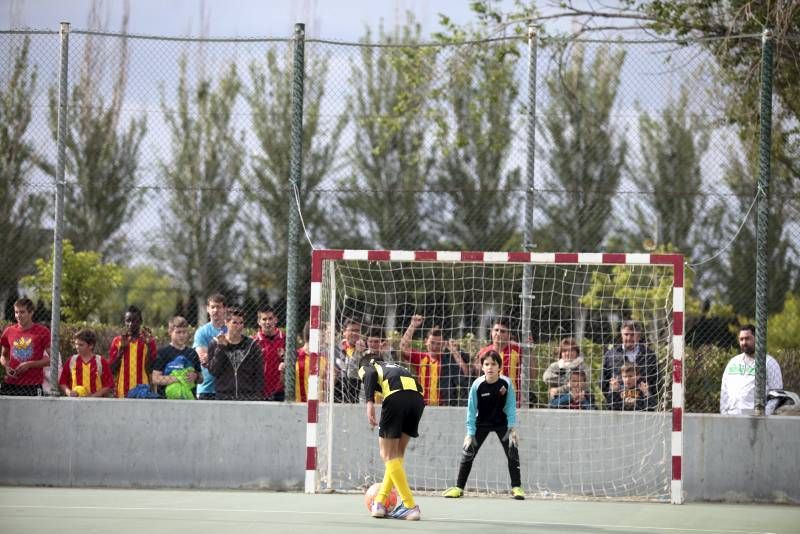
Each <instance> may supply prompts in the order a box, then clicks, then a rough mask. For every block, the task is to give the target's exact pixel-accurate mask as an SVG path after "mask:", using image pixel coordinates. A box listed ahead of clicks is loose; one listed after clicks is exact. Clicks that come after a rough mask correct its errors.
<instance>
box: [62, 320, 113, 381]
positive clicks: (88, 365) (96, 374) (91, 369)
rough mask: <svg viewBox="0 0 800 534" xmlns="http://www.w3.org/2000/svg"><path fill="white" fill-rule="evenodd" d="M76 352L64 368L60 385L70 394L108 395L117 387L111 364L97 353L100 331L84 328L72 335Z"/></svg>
mask: <svg viewBox="0 0 800 534" xmlns="http://www.w3.org/2000/svg"><path fill="white" fill-rule="evenodd" d="M72 343H73V346H74V347H75V352H76V354H73V355H72V356H70V357H69V359H68V360H67V362H66V364H65V365H64V366H63V367H62V368H61V376H60V377H59V379H58V385H59V387H60V388H61V392H62V393H64V395H66V396H67V397H108V396H109V395H110V394H111V388H113V387H114V377H113V376H111V368H110V366H109V365H108V364H107V363H106V362H105V361H104V359H103V357H102V356H100V355H99V354H95V353H94V347H95V345H96V344H97V334H95V333H94V331H92V330H89V329H88V328H84V329H82V330H78V332H77V333H76V334H75V335H74V336H73V338H72Z"/></svg>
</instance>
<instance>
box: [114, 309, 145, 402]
mask: <svg viewBox="0 0 800 534" xmlns="http://www.w3.org/2000/svg"><path fill="white" fill-rule="evenodd" d="M155 357H156V340H155V339H154V338H153V336H152V335H151V334H150V330H148V329H147V328H142V311H141V310H140V309H139V308H137V307H136V306H130V307H128V310H127V311H126V312H125V331H124V332H123V333H122V335H120V336H117V337H115V338H114V340H113V341H111V347H110V348H109V349H108V364H109V366H110V367H111V373H112V374H113V375H114V378H115V382H116V385H115V387H114V396H115V397H119V398H124V397H126V396H127V395H128V391H130V390H132V389H133V388H135V387H136V386H138V385H139V384H147V385H149V384H150V372H151V371H152V366H153V361H154V360H155Z"/></svg>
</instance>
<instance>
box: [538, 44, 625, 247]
mask: <svg viewBox="0 0 800 534" xmlns="http://www.w3.org/2000/svg"><path fill="white" fill-rule="evenodd" d="M624 61H625V52H624V51H622V50H619V51H614V50H613V49H612V48H611V47H609V46H600V47H598V48H597V49H596V50H595V54H594V57H593V58H587V57H586V52H585V48H584V45H583V44H580V43H578V44H576V45H575V47H574V50H573V51H572V54H571V55H570V57H569V59H568V61H567V62H566V64H563V65H562V66H561V69H559V70H558V71H556V72H554V73H552V74H550V75H549V76H548V78H547V79H546V82H545V83H546V84H547V90H548V93H549V104H548V105H547V106H546V107H545V109H544V111H543V118H542V130H543V134H544V135H543V137H544V138H545V142H544V144H543V145H542V146H541V147H540V150H539V153H540V154H541V156H542V157H543V159H545V160H546V161H547V162H548V164H549V168H550V170H549V172H548V173H547V175H546V177H545V188H546V189H550V190H553V191H555V194H552V195H550V197H551V198H550V200H548V201H546V203H544V205H543V206H542V211H543V212H544V214H545V215H546V217H547V221H548V224H547V226H546V227H545V228H544V229H543V233H545V240H548V244H551V245H554V248H555V247H557V248H559V249H561V250H586V251H588V250H597V249H598V248H599V247H601V246H602V244H603V242H604V241H605V239H606V234H607V231H608V228H609V226H610V221H611V218H612V215H613V213H612V199H613V196H614V194H615V193H616V191H617V186H618V184H619V181H620V178H621V176H622V169H623V165H624V164H625V157H626V154H627V150H628V145H627V141H626V140H625V137H624V133H623V132H622V131H621V130H620V127H619V126H617V125H616V124H615V123H614V121H613V120H612V117H611V112H612V110H613V109H614V104H615V101H616V97H617V90H618V88H619V77H620V71H621V69H622V65H623V63H624Z"/></svg>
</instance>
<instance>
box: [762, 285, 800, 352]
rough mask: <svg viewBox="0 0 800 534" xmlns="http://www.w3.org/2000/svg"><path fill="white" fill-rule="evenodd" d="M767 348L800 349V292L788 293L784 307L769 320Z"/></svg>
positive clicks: (770, 349)
mask: <svg viewBox="0 0 800 534" xmlns="http://www.w3.org/2000/svg"><path fill="white" fill-rule="evenodd" d="M767 330H768V331H769V335H768V336H767V349H768V350H769V351H771V352H775V351H777V350H778V349H779V348H780V349H800V294H798V293H787V294H786V299H785V300H784V301H783V309H782V310H781V311H779V312H778V313H776V314H774V315H772V316H771V317H770V318H769V319H768V322H767Z"/></svg>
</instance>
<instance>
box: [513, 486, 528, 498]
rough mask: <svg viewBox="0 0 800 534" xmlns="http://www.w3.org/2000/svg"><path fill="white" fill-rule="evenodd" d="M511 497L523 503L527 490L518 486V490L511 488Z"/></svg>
mask: <svg viewBox="0 0 800 534" xmlns="http://www.w3.org/2000/svg"><path fill="white" fill-rule="evenodd" d="M511 496H512V497H513V498H515V499H517V500H518V501H522V500H524V499H525V490H523V489H522V488H520V487H519V486H517V487H516V488H511Z"/></svg>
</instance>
